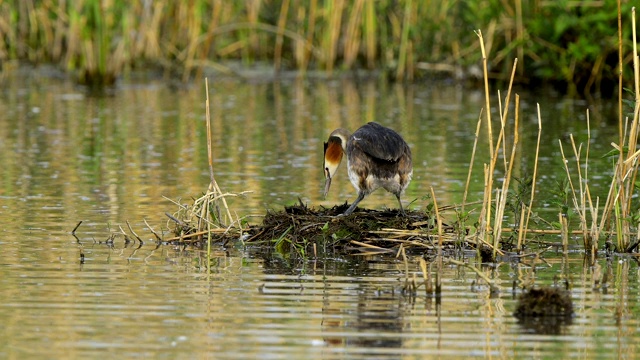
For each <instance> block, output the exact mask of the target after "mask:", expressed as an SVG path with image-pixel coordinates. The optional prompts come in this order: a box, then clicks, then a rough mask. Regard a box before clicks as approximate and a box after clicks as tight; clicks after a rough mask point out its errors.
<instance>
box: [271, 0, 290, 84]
mask: <svg viewBox="0 0 640 360" xmlns="http://www.w3.org/2000/svg"><path fill="white" fill-rule="evenodd" d="M288 14H289V0H284V1H283V2H282V5H281V7H280V16H279V17H278V34H277V35H276V46H275V50H274V53H273V63H274V68H275V70H276V71H280V67H281V66H282V65H281V64H282V44H283V42H284V30H285V28H286V26H287V15H288Z"/></svg>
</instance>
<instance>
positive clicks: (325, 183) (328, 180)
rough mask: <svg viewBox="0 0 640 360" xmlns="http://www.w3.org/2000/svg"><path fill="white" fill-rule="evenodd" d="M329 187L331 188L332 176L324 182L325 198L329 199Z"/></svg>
mask: <svg viewBox="0 0 640 360" xmlns="http://www.w3.org/2000/svg"><path fill="white" fill-rule="evenodd" d="M329 187H331V176H327V180H325V181H324V198H325V199H326V198H327V194H328V193H329Z"/></svg>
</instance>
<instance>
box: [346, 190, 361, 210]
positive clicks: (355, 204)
mask: <svg viewBox="0 0 640 360" xmlns="http://www.w3.org/2000/svg"><path fill="white" fill-rule="evenodd" d="M362 199H364V193H363V192H362V191H360V192H359V193H358V198H357V199H356V201H354V202H353V204H351V206H349V208H348V209H347V211H345V212H344V214H342V215H349V214H351V213H352V212H353V210H355V209H356V206H357V205H358V203H359V202H360V201H362Z"/></svg>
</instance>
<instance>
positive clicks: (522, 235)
mask: <svg viewBox="0 0 640 360" xmlns="http://www.w3.org/2000/svg"><path fill="white" fill-rule="evenodd" d="M536 109H537V111H538V141H537V142H536V157H535V160H534V162H533V179H532V182H531V198H530V199H529V206H528V207H527V218H526V221H525V225H524V229H521V231H520V233H519V234H518V248H517V251H518V252H520V251H521V250H522V245H523V242H524V241H526V239H527V231H528V230H529V219H530V218H531V208H532V206H533V199H534V197H535V194H536V178H537V176H538V159H539V157H540V139H541V137H542V116H541V115H540V104H539V103H536ZM523 209H524V208H523ZM520 219H521V220H520V223H522V217H520Z"/></svg>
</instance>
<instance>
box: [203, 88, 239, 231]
mask: <svg viewBox="0 0 640 360" xmlns="http://www.w3.org/2000/svg"><path fill="white" fill-rule="evenodd" d="M205 90H206V92H207V99H206V102H205V107H206V125H207V155H208V160H209V175H210V176H211V183H210V184H209V190H207V192H214V194H218V195H222V191H221V190H220V187H219V186H218V183H217V182H216V179H215V176H214V174H213V150H212V148H211V143H212V142H213V139H212V135H211V112H210V110H209V104H210V102H209V79H206V78H205ZM219 198H220V199H221V200H222V204H223V205H224V208H225V210H226V212H227V216H228V219H229V221H232V219H233V217H232V216H231V211H230V210H229V206H228V205H227V200H226V199H225V197H224V196H221V197H219ZM216 199H217V198H216ZM218 221H219V222H220V224H224V223H223V222H222V219H221V218H218Z"/></svg>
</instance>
